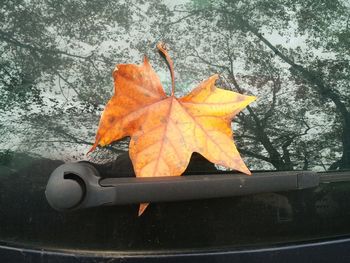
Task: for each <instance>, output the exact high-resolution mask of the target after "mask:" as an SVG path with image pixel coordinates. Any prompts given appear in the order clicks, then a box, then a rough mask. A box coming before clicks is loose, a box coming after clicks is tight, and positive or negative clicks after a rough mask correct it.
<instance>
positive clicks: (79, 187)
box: [45, 163, 349, 211]
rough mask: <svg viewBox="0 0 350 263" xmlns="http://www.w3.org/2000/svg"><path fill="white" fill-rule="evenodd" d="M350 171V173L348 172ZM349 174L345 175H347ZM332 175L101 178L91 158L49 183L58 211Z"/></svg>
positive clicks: (314, 182)
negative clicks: (89, 160) (89, 162)
mask: <svg viewBox="0 0 350 263" xmlns="http://www.w3.org/2000/svg"><path fill="white" fill-rule="evenodd" d="M347 174H348V176H349V173H347ZM342 176H343V177H345V175H342ZM330 177H331V174H324V176H319V174H317V173H316V172H310V171H283V172H279V171H278V172H256V173H253V175H252V176H247V175H243V174H233V173H232V174H227V173H224V174H206V175H193V176H179V177H152V178H135V177H128V178H125V177H124V178H123V177H122V178H101V177H100V176H99V173H98V171H97V170H96V169H95V168H94V167H93V166H92V165H90V164H88V163H68V164H63V165H61V166H59V167H58V168H57V169H56V170H55V171H54V172H53V173H52V174H51V177H50V179H49V181H48V184H47V187H46V191H45V194H46V198H47V200H48V202H49V203H50V205H51V206H52V207H53V208H55V209H57V210H61V211H64V210H75V209H82V208H88V207H96V206H104V205H122V204H132V203H147V202H164V201H179V200H191V199H207V198H216V197H228V196H240V195H249V194H257V193H265V192H280V191H289V190H298V189H306V188H312V187H316V186H318V185H319V183H320V181H324V182H327V181H329V178H330Z"/></svg>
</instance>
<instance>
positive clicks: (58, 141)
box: [0, 0, 350, 170]
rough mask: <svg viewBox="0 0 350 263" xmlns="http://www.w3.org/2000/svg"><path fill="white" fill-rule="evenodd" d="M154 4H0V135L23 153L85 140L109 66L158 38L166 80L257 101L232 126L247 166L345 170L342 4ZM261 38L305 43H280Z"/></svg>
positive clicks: (106, 89)
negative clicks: (15, 137)
mask: <svg viewBox="0 0 350 263" xmlns="http://www.w3.org/2000/svg"><path fill="white" fill-rule="evenodd" d="M158 2H159V1H148V2H147V3H146V2H145V3H144V2H136V1H132V0H129V1H123V2H122V3H121V2H118V1H102V2H101V1H97V0H96V1H86V2H85V1H73V0H69V1H64V2H59V3H58V2H57V1H44V2H41V3H40V4H38V3H34V1H33V2H32V1H17V2H12V1H5V2H4V3H3V4H2V8H1V9H0V20H1V21H3V23H2V24H1V25H0V91H1V94H2V97H1V99H0V117H1V116H5V117H4V118H5V119H6V120H7V122H8V120H9V119H11V118H14V117H16V121H13V122H11V123H10V122H8V123H6V124H4V127H0V129H1V130H2V132H3V131H6V132H4V136H3V137H2V140H3V141H5V140H8V138H10V137H11V134H14V133H16V132H17V133H18V134H22V135H23V136H22V137H23V138H25V139H23V141H26V142H25V143H26V144H27V149H30V148H31V147H32V148H33V147H34V146H35V147H39V148H40V147H42V146H41V145H44V144H45V145H50V147H51V146H52V147H53V146H55V147H57V149H58V148H59V147H63V145H64V147H71V146H67V144H72V145H73V144H74V145H84V144H86V146H87V144H89V143H90V141H92V138H93V136H94V132H95V130H94V129H95V127H96V125H97V122H98V118H99V113H100V112H101V110H102V108H103V105H104V104H105V102H106V100H107V99H108V97H109V96H110V93H111V91H112V87H111V86H112V85H111V84H112V81H111V76H110V72H111V70H112V69H113V67H114V66H115V63H116V62H118V63H123V62H126V61H134V60H131V58H132V57H133V56H135V54H139V53H143V52H148V51H149V50H150V48H151V47H153V46H154V43H156V42H157V41H158V40H159V39H160V38H162V39H163V40H165V41H166V42H168V43H169V44H170V47H171V50H172V52H173V55H174V60H175V70H176V71H177V73H176V77H177V84H178V86H179V84H181V83H188V82H189V81H194V82H196V81H199V80H201V79H204V78H206V77H208V76H209V75H210V74H213V73H220V75H221V79H220V82H219V83H218V85H220V86H222V87H223V88H226V89H232V90H235V91H238V92H241V93H249V94H253V95H257V96H258V97H259V100H258V101H257V103H255V104H254V105H253V106H251V107H248V108H247V110H246V111H245V112H244V113H242V114H240V115H239V116H238V117H237V119H236V123H237V124H236V125H237V127H236V128H235V129H236V130H237V134H236V135H235V136H236V138H237V142H238V146H239V148H240V151H241V152H242V154H243V155H244V156H245V157H247V158H248V159H249V160H248V161H249V162H250V163H251V164H255V167H256V168H266V167H267V166H266V164H267V165H268V166H270V167H274V168H276V169H279V170H291V169H311V168H313V167H315V166H317V167H323V168H326V169H328V168H330V169H343V168H349V165H350V117H349V96H350V92H349V90H350V89H349V80H350V75H349V68H350V66H349V59H348V56H349V41H348V38H347V36H348V35H349V27H348V22H349V19H348V17H349V8H347V7H346V6H344V5H343V4H342V2H338V1H332V3H330V1H326V0H316V1H311V0H310V1H309V0H307V1H299V0H295V1H268V0H254V1H245V0H234V1H225V0H222V1H210V0H209V1H195V0H193V1H189V3H188V4H185V5H177V6H175V7H169V6H167V5H166V4H164V3H158ZM305 21H307V23H306V22H305ZM271 34H272V35H274V34H277V35H278V36H279V38H280V39H283V40H288V39H291V38H293V36H294V35H296V36H297V37H299V38H304V39H306V40H305V41H304V42H303V44H302V45H301V46H300V47H298V46H293V45H291V46H289V47H288V45H287V46H285V47H283V46H282V45H280V44H276V43H273V41H272V40H271V38H270V36H271ZM280 42H281V41H280ZM320 50H321V51H323V52H325V53H327V52H328V53H327V54H328V55H327V56H326V55H324V56H323V55H317V54H318V53H319V51H320ZM135 62H136V61H135ZM155 62H156V61H155ZM182 85H183V86H184V84H182ZM38 109H39V110H40V112H38ZM11 114H13V116H14V117H12V115H11ZM16 125H17V126H16ZM16 127H18V130H17V131H16V132H14V130H15V129H16ZM10 131H11V132H10ZM4 138H5V139H4ZM73 148H74V147H73ZM115 149H116V148H110V150H112V151H115ZM55 150H56V149H55ZM340 153H341V155H340Z"/></svg>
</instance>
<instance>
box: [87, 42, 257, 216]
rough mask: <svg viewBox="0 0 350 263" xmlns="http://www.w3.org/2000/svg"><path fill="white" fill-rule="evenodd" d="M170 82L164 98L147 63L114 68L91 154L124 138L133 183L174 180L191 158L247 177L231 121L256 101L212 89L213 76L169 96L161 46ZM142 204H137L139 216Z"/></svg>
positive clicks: (252, 98) (234, 93) (215, 88)
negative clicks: (150, 179) (147, 179)
mask: <svg viewBox="0 0 350 263" xmlns="http://www.w3.org/2000/svg"><path fill="white" fill-rule="evenodd" d="M157 47H158V49H159V50H160V52H162V54H163V55H164V56H165V58H166V60H167V62H168V65H169V68H170V73H171V78H172V94H171V96H167V95H166V94H165V92H164V90H163V87H162V85H161V82H160V79H159V77H158V75H157V74H156V73H155V72H154V70H153V68H152V66H151V65H150V64H149V61H148V59H147V58H146V57H145V58H144V61H143V64H141V65H135V64H119V65H117V66H116V68H115V70H114V72H113V77H114V87H115V90H114V95H113V96H112V98H111V99H110V100H109V102H108V103H107V105H106V108H105V109H104V111H103V113H102V116H101V119H100V123H99V127H98V131H97V134H96V139H95V143H94V145H93V146H92V148H91V150H90V151H89V152H91V151H93V150H94V149H95V148H96V147H97V146H98V145H100V146H105V145H108V144H110V143H112V142H113V141H116V140H119V139H121V138H123V137H126V136H130V137H131V140H130V145H129V155H130V159H131V160H132V163H133V166H134V170H135V173H136V176H137V177H153V176H179V175H181V174H182V173H183V172H184V171H185V169H186V167H187V166H188V164H189V161H190V158H191V155H192V153H193V152H197V153H200V154H201V155H203V156H204V157H205V158H206V159H208V160H209V161H210V162H212V163H215V164H218V165H222V166H225V167H227V168H231V169H234V170H237V171H240V172H243V173H245V174H248V175H250V171H249V169H248V168H247V167H246V165H245V164H244V162H243V160H242V159H241V157H240V155H239V153H238V151H237V148H236V146H235V144H234V141H233V133H232V129H231V121H232V119H233V118H234V116H235V115H236V114H237V113H238V112H240V111H241V110H242V109H244V108H245V107H246V106H247V105H248V104H249V103H251V102H252V101H254V100H255V99H256V97H254V96H246V95H242V94H239V93H236V92H233V91H228V90H223V89H220V88H217V87H215V81H216V80H217V79H218V75H213V76H211V77H210V78H209V79H207V80H205V81H203V82H202V83H200V84H199V86H198V87H197V88H195V89H194V90H193V91H192V92H190V93H189V94H188V95H186V96H184V97H181V98H176V97H175V96H174V90H175V84H174V71H173V62H172V60H171V59H170V57H169V55H168V53H167V50H166V48H165V46H164V45H163V44H162V43H160V44H158V45H157ZM146 207H147V204H141V205H140V209H139V215H141V214H142V213H143V211H144V210H145V208H146Z"/></svg>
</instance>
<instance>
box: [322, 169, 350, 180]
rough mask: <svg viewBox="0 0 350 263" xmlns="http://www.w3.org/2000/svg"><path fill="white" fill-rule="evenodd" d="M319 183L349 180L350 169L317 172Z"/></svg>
mask: <svg viewBox="0 0 350 263" xmlns="http://www.w3.org/2000/svg"><path fill="white" fill-rule="evenodd" d="M318 175H319V177H320V183H336V182H347V181H350V170H345V171H344V170H342V171H327V172H319V173H318Z"/></svg>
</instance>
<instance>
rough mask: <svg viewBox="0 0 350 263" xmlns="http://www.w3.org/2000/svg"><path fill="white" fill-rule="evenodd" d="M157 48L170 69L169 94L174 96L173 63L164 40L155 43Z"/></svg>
mask: <svg viewBox="0 0 350 263" xmlns="http://www.w3.org/2000/svg"><path fill="white" fill-rule="evenodd" d="M157 48H158V50H159V52H160V53H161V54H162V55H163V56H164V57H165V59H166V61H167V63H168V67H169V69H170V76H171V96H174V93H175V77H174V63H173V61H172V60H171V58H170V56H169V54H168V48H167V47H166V45H165V43H164V42H159V43H158V44H157Z"/></svg>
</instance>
